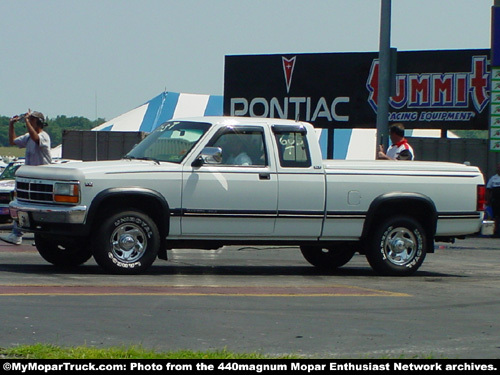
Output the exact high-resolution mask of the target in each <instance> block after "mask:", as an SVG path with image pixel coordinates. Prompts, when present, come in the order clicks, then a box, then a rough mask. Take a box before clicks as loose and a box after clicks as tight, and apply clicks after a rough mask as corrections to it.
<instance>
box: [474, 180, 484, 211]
mask: <svg viewBox="0 0 500 375" xmlns="http://www.w3.org/2000/svg"><path fill="white" fill-rule="evenodd" d="M485 209H486V187H485V186H484V185H477V204H476V211H484V210H485Z"/></svg>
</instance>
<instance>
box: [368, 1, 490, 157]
mask: <svg viewBox="0 0 500 375" xmlns="http://www.w3.org/2000/svg"><path fill="white" fill-rule="evenodd" d="M498 1H500V0H498ZM381 4H382V6H381V12H380V50H379V68H378V69H379V70H378V98H377V152H378V145H380V144H381V145H382V146H383V147H384V149H385V147H386V146H387V143H388V139H389V124H388V117H389V97H390V91H391V0H381Z"/></svg>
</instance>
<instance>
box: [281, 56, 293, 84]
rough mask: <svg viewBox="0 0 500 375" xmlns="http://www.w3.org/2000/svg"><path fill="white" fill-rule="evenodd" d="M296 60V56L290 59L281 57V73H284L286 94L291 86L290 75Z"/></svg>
mask: <svg viewBox="0 0 500 375" xmlns="http://www.w3.org/2000/svg"><path fill="white" fill-rule="evenodd" d="M296 58H297V56H294V57H292V58H291V59H287V58H286V57H285V56H282V57H281V60H282V62H283V73H285V82H286V92H287V93H288V92H289V91H290V86H291V85H292V74H293V68H294V67H295V59H296Z"/></svg>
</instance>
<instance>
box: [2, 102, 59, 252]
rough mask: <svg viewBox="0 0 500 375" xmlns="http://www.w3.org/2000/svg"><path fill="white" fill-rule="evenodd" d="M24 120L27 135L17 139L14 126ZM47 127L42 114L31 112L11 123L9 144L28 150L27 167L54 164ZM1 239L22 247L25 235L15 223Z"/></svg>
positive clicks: (11, 120)
mask: <svg viewBox="0 0 500 375" xmlns="http://www.w3.org/2000/svg"><path fill="white" fill-rule="evenodd" d="M22 119H24V121H25V123H26V130H27V131H28V132H27V133H26V134H24V135H21V136H19V137H16V132H15V129H14V124H15V123H16V122H18V121H19V120H22ZM45 126H47V123H46V122H45V117H44V115H43V114H42V113H41V112H36V111H33V112H32V111H31V110H28V112H27V113H26V114H25V115H23V116H14V117H12V118H11V119H10V121H9V142H10V144H11V145H13V146H17V147H19V148H26V154H25V157H26V159H25V162H24V163H25V164H26V165H43V164H50V163H52V157H51V155H50V136H49V134H48V133H46V132H45V131H44V130H43V128H44V127H45ZM0 239H1V240H3V241H5V242H8V243H11V244H14V245H21V244H22V240H23V233H22V231H21V230H20V229H19V228H18V226H17V222H16V221H14V227H13V228H12V232H11V233H9V234H8V235H3V234H2V235H0Z"/></svg>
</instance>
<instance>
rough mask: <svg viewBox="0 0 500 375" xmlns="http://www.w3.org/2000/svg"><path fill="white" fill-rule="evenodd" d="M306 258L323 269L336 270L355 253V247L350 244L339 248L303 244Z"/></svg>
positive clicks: (303, 253)
mask: <svg viewBox="0 0 500 375" xmlns="http://www.w3.org/2000/svg"><path fill="white" fill-rule="evenodd" d="M300 251H301V252H302V255H303V256H304V258H305V260H307V261H308V262H309V263H311V264H312V265H313V266H315V267H317V268H319V269H321V270H323V271H334V270H336V269H337V268H339V267H342V266H343V265H345V264H347V263H348V262H349V261H350V260H351V259H352V257H353V256H354V253H355V252H356V251H355V249H354V248H352V247H351V246H349V245H343V246H339V247H338V248H322V247H320V246H302V247H301V248H300Z"/></svg>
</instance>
